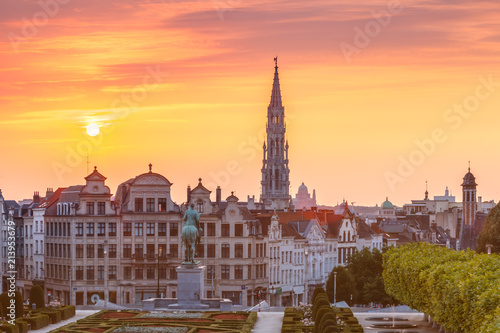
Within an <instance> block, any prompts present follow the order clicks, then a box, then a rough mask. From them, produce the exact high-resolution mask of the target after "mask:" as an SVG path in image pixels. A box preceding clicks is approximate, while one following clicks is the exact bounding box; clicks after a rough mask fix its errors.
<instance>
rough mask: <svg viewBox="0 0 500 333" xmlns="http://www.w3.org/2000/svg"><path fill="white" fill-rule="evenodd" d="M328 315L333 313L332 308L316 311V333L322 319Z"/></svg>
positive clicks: (321, 308)
mask: <svg viewBox="0 0 500 333" xmlns="http://www.w3.org/2000/svg"><path fill="white" fill-rule="evenodd" d="M327 313H333V312H332V308H330V307H329V306H328V307H327V306H322V307H319V308H318V310H317V311H316V316H315V317H314V333H318V331H319V323H320V322H321V318H323V316H324V315H326V314H327Z"/></svg>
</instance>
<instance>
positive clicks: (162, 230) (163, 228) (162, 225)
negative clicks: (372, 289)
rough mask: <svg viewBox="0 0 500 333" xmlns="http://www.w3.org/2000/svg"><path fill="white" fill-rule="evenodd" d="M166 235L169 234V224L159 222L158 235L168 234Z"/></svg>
mask: <svg viewBox="0 0 500 333" xmlns="http://www.w3.org/2000/svg"><path fill="white" fill-rule="evenodd" d="M166 235H167V224H166V223H158V236H166Z"/></svg>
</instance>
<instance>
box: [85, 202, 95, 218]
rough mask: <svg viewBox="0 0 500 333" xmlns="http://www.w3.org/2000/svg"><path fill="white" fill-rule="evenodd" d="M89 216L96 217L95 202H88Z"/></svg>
mask: <svg viewBox="0 0 500 333" xmlns="http://www.w3.org/2000/svg"><path fill="white" fill-rule="evenodd" d="M87 215H95V211H94V203H93V202H87Z"/></svg>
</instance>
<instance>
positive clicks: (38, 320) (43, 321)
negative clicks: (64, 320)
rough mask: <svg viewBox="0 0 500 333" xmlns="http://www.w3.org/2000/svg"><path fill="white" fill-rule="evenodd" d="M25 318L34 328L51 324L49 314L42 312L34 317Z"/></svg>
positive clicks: (37, 328)
mask: <svg viewBox="0 0 500 333" xmlns="http://www.w3.org/2000/svg"><path fill="white" fill-rule="evenodd" d="M24 320H26V321H27V322H28V323H29V324H30V325H31V329H32V330H39V329H40V328H42V327H46V326H49V316H47V315H45V314H41V313H39V314H36V315H34V316H32V317H26V318H24Z"/></svg>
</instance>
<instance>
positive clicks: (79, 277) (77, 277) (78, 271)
mask: <svg viewBox="0 0 500 333" xmlns="http://www.w3.org/2000/svg"><path fill="white" fill-rule="evenodd" d="M75 280H83V266H76V270H75Z"/></svg>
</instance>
